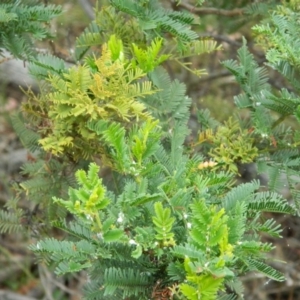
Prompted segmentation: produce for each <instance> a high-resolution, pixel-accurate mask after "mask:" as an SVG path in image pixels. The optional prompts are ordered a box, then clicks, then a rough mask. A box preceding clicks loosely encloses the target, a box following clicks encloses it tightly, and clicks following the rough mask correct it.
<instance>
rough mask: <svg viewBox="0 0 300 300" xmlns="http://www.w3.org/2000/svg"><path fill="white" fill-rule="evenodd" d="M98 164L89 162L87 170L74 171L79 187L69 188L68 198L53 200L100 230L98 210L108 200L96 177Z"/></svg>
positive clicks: (106, 204)
mask: <svg viewBox="0 0 300 300" xmlns="http://www.w3.org/2000/svg"><path fill="white" fill-rule="evenodd" d="M98 172H99V166H97V165H96V164H95V163H92V164H90V167H89V171H88V172H87V173H86V172H85V171H84V170H78V171H77V172H76V174H75V175H76V179H77V181H78V184H79V185H80V187H79V188H78V189H73V188H70V189H69V200H63V199H60V198H57V197H53V200H54V202H57V203H59V204H61V205H62V206H64V207H65V208H66V209H67V210H68V211H69V212H70V213H72V214H73V215H75V216H78V217H80V218H82V219H84V220H87V221H89V222H91V223H92V228H94V229H95V230H96V231H97V232H101V231H102V224H101V220H100V217H99V211H100V210H103V209H105V208H106V207H107V206H108V205H109V203H110V200H109V199H108V198H106V197H105V193H106V188H105V187H104V186H103V184H102V180H101V179H100V178H99V177H98Z"/></svg>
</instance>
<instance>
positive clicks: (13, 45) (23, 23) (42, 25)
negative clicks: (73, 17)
mask: <svg viewBox="0 0 300 300" xmlns="http://www.w3.org/2000/svg"><path fill="white" fill-rule="evenodd" d="M61 13H62V8H61V7H60V6H55V5H47V6H46V5H42V4H37V3H36V2H35V1H27V0H25V1H16V0H13V1H7V0H4V1H1V4H0V48H5V49H7V50H8V51H9V52H10V53H11V54H12V55H13V56H15V57H17V58H20V59H24V60H28V59H29V60H30V59H32V58H33V57H34V56H36V54H37V53H36V51H35V50H34V47H33V42H34V40H43V39H45V38H51V37H53V36H52V34H51V32H50V30H49V27H48V24H49V22H50V21H51V20H52V19H53V18H55V17H57V16H58V15H60V14H61Z"/></svg>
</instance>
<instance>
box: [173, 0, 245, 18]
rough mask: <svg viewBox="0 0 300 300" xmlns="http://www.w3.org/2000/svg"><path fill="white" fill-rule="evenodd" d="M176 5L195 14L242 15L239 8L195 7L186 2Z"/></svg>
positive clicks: (241, 10)
mask: <svg viewBox="0 0 300 300" xmlns="http://www.w3.org/2000/svg"><path fill="white" fill-rule="evenodd" d="M177 7H180V8H184V9H186V10H188V11H189V12H191V13H194V14H196V15H199V16H200V15H219V16H224V17H233V16H241V15H243V13H244V11H243V9H240V8H235V9H232V10H226V9H219V8H213V7H201V8H197V7H195V6H192V5H190V4H187V3H183V2H182V3H180V4H178V6H177Z"/></svg>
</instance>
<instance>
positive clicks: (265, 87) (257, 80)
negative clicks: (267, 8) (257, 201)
mask: <svg viewBox="0 0 300 300" xmlns="http://www.w3.org/2000/svg"><path fill="white" fill-rule="evenodd" d="M297 16H299V13H298V12H297V11H295V9H294V7H293V4H289V5H287V6H278V8H277V10H275V11H274V12H273V13H271V14H270V15H269V18H268V19H267V20H266V22H265V23H263V24H259V25H256V26H255V27H254V31H255V33H256V34H257V36H258V40H259V42H260V43H261V44H262V45H263V46H264V47H265V48H266V49H267V54H266V57H267V60H268V62H267V64H268V65H269V66H271V67H273V68H274V69H275V70H277V71H279V72H280V73H281V74H282V75H283V76H284V77H285V78H286V79H287V80H288V81H289V82H290V84H291V86H292V87H293V91H288V90H287V89H282V90H280V91H278V92H276V93H275V92H272V91H271V90H270V86H269V84H268V82H267V72H266V68H264V67H259V66H258V65H257V63H256V62H255V61H254V58H253V56H252V55H251V54H250V52H249V51H248V50H247V48H246V46H245V41H244V45H243V47H242V48H241V49H240V50H239V51H238V54H239V55H238V58H239V63H238V62H237V61H233V60H231V61H225V62H224V63H223V64H224V66H225V67H226V68H227V69H228V70H229V71H230V72H232V74H233V75H234V76H235V77H236V79H237V81H238V82H239V83H240V85H241V87H242V89H243V93H242V94H240V95H238V96H236V97H235V101H236V104H237V106H238V107H239V108H249V109H251V111H252V124H250V128H249V130H250V131H251V132H252V133H253V134H254V138H255V140H254V144H255V146H256V147H257V148H258V149H263V148H266V147H267V148H268V149H269V150H268V151H267V152H265V151H264V153H261V154H259V153H260V151H259V150H258V154H259V155H258V169H259V172H267V174H268V175H269V178H270V180H269V187H270V188H271V190H275V191H278V190H279V189H280V187H281V186H282V185H283V184H286V183H284V182H283V181H282V176H283V174H284V173H285V174H286V175H288V179H287V181H288V183H290V188H291V191H292V194H293V195H294V200H295V204H296V205H297V207H298V208H299V207H300V204H299V196H298V193H297V191H296V189H295V184H294V183H292V181H293V179H292V178H293V175H292V174H295V172H297V171H298V170H299V152H298V143H299V139H298V137H297V133H296V132H293V131H292V130H291V129H289V128H287V127H286V126H284V125H282V122H283V121H284V120H285V119H286V118H290V117H291V116H295V117H296V119H297V121H299V117H298V108H299V104H300V98H299V86H300V84H299V80H298V78H299V63H298V60H299V55H298V51H299V47H298V44H299V40H298V38H297V37H298V34H297V32H298V30H299V28H298V25H297V21H296V19H297ZM255 134H256V136H255ZM274 209H275V207H274ZM275 210H276V209H275Z"/></svg>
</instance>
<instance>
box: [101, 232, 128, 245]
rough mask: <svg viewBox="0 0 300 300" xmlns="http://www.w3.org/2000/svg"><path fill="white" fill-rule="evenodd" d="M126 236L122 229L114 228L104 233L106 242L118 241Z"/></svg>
mask: <svg viewBox="0 0 300 300" xmlns="http://www.w3.org/2000/svg"><path fill="white" fill-rule="evenodd" d="M122 237H124V231H123V230H121V229H112V230H109V231H107V232H105V233H104V234H103V239H104V241H105V242H106V243H111V242H117V241H119V240H120V239H121V238H122Z"/></svg>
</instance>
